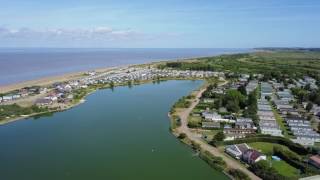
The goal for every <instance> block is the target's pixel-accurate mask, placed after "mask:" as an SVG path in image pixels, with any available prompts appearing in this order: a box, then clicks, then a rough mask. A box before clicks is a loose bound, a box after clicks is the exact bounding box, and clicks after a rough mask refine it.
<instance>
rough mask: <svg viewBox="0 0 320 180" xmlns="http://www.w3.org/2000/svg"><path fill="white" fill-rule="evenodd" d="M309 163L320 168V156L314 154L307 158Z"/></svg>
mask: <svg viewBox="0 0 320 180" xmlns="http://www.w3.org/2000/svg"><path fill="white" fill-rule="evenodd" d="M309 163H310V164H312V165H313V166H315V167H316V168H318V169H320V156H319V155H314V156H311V157H310V158H309Z"/></svg>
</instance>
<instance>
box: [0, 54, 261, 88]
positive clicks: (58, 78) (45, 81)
mask: <svg viewBox="0 0 320 180" xmlns="http://www.w3.org/2000/svg"><path fill="white" fill-rule="evenodd" d="M255 51H256V50H255V49H246V50H243V52H225V53H221V54H216V55H211V56H194V57H185V58H172V59H162V60H161V59H159V60H155V61H152V62H147V63H140V64H126V65H119V66H110V67H101V68H94V69H87V70H82V71H75V72H69V73H64V74H60V75H54V76H47V77H41V78H36V79H31V80H26V81H21V82H17V83H13V84H3V85H1V84H0V94H1V93H6V92H9V91H13V90H16V89H20V88H23V87H30V86H46V85H50V84H52V83H54V82H63V81H70V80H76V79H79V78H81V77H83V74H84V73H86V72H88V71H96V72H107V71H110V70H117V69H120V68H125V67H134V66H147V65H155V64H159V63H165V62H171V61H193V60H195V59H199V58H206V57H216V56H221V55H229V54H236V53H250V52H255Z"/></svg>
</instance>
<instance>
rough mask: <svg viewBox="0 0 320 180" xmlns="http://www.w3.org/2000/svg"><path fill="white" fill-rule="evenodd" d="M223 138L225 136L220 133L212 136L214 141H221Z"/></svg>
mask: <svg viewBox="0 0 320 180" xmlns="http://www.w3.org/2000/svg"><path fill="white" fill-rule="evenodd" d="M224 138H225V135H224V134H223V132H222V131H220V132H218V133H217V134H216V135H215V136H214V138H213V139H214V140H216V141H223V140H224Z"/></svg>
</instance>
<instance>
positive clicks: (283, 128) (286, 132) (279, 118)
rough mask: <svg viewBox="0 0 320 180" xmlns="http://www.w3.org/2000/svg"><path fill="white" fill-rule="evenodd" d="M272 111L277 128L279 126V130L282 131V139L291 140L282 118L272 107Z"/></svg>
mask: <svg viewBox="0 0 320 180" xmlns="http://www.w3.org/2000/svg"><path fill="white" fill-rule="evenodd" d="M272 111H273V114H274V117H275V118H276V120H277V123H278V124H279V126H280V128H281V130H282V133H283V135H284V137H286V138H293V136H291V135H290V134H289V132H288V129H287V127H286V126H285V123H284V120H283V118H282V117H281V116H280V114H279V113H278V112H277V110H276V109H274V108H273V107H272Z"/></svg>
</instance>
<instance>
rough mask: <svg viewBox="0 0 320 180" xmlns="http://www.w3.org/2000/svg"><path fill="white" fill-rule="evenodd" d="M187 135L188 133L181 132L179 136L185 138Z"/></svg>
mask: <svg viewBox="0 0 320 180" xmlns="http://www.w3.org/2000/svg"><path fill="white" fill-rule="evenodd" d="M186 137H187V135H186V134H185V133H180V134H179V136H178V138H179V139H184V138H186Z"/></svg>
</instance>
